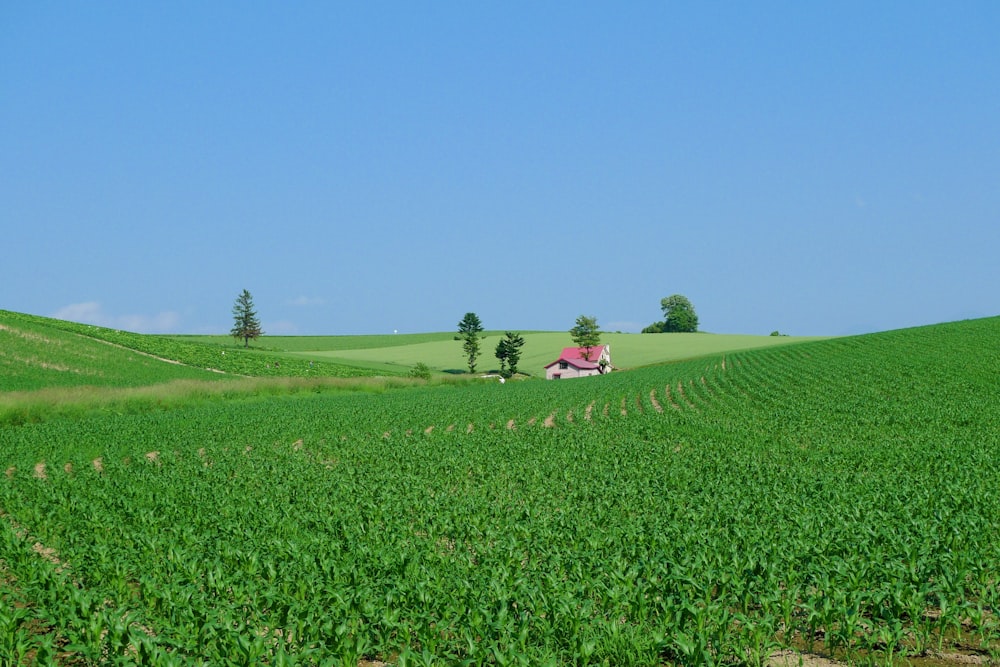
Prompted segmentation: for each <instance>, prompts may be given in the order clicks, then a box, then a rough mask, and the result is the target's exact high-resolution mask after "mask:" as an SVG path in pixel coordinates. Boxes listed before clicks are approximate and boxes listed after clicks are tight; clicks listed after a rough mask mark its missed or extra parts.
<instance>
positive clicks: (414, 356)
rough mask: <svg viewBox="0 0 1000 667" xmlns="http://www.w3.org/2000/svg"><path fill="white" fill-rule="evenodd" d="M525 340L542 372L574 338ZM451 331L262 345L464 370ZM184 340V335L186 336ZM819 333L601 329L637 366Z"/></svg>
mask: <svg viewBox="0 0 1000 667" xmlns="http://www.w3.org/2000/svg"><path fill="white" fill-rule="evenodd" d="M503 333H504V332H502V331H487V332H484V337H483V340H482V355H481V356H480V359H479V363H478V364H477V371H480V372H484V373H486V372H490V371H494V372H495V371H496V370H497V368H498V365H497V360H496V357H495V356H494V351H495V349H496V345H497V342H499V340H500V339H501V338H502V337H503ZM523 336H524V339H525V344H524V348H523V350H522V355H521V361H520V363H519V364H518V366H519V369H520V371H521V372H522V373H525V374H528V375H532V376H538V377H542V378H544V377H545V364H547V363H549V362H551V361H554V360H555V359H557V358H558V357H559V353H560V352H561V351H562V349H563V348H564V347H569V346H572V345H573V344H574V343H573V341H572V340H571V339H570V337H569V334H568V333H566V332H540V331H528V332H523ZM454 338H455V334H454V333H431V334H399V335H380V336H267V337H265V338H263V339H261V341H260V346H261V347H263V348H264V349H266V350H268V351H270V352H274V353H284V354H287V355H289V356H293V357H299V358H304V359H316V360H319V359H322V360H324V361H329V362H333V363H338V364H344V365H354V366H359V367H363V368H376V369H382V370H391V371H395V372H405V371H407V370H408V369H410V368H412V367H413V366H414V365H416V364H417V363H424V364H427V365H428V366H429V367H430V368H431V369H433V370H435V371H438V372H445V373H448V372H450V373H455V372H465V371H467V370H468V368H467V366H466V365H465V359H464V356H463V354H462V345H461V342H459V341H456V340H454ZM184 339H188V337H185V338H184ZM191 340H196V341H198V342H201V343H204V344H207V345H216V346H229V345H232V339H231V338H228V337H224V336H200V337H192V338H191ZM807 340H821V338H817V337H812V338H810V337H787V336H781V337H778V336H749V335H734V334H708V333H696V334H687V333H683V334H658V335H653V334H621V333H604V334H602V335H601V342H602V343H606V344H610V345H611V353H612V360H613V361H614V364H615V366H617V367H618V368H636V367H638V366H647V365H649V364H657V363H663V362H666V361H676V360H678V359H688V358H690V357H697V356H702V355H706V354H716V353H721V352H730V351H735V350H743V349H751V348H756V347H770V346H772V345H787V344H788V343H794V342H802V341H807Z"/></svg>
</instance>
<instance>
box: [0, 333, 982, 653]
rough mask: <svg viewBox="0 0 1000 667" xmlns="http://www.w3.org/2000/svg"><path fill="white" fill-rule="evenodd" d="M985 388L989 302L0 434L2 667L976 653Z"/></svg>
mask: <svg viewBox="0 0 1000 667" xmlns="http://www.w3.org/2000/svg"><path fill="white" fill-rule="evenodd" d="M192 344H194V343H192ZM998 377H1000V318H990V319H983V320H972V321H966V322H956V323H951V324H943V325H936V326H930V327H921V328H915V329H907V330H899V331H891V332H885V333H881V334H872V335H866V336H857V337H849V338H838V339H830V340H823V341H815V342H799V343H795V344H788V345H782V346H774V347H768V348H762V349H751V350H741V351H737V352H729V353H725V354H722V353H717V354H710V355H707V356H702V357H699V358H695V359H687V360H683V361H678V362H675V363H670V364H665V365H659V366H650V367H646V368H640V369H637V370H634V371H629V372H620V373H613V374H610V375H608V376H601V377H595V378H586V379H580V380H575V381H562V382H518V383H514V382H509V383H507V384H505V385H501V384H499V383H489V384H486V383H480V384H467V385H447V384H445V385H428V386H418V387H409V388H399V389H393V390H391V391H384V392H380V393H364V392H355V393H340V394H325V393H318V394H296V395H288V396H271V397H259V396H253V397H245V398H235V399H232V400H225V401H222V400H219V401H211V402H205V403H202V404H198V405H192V406H188V407H181V408H178V409H174V410H161V411H151V412H148V413H139V414H104V415H95V416H88V417H84V418H75V419H65V418H53V419H49V420H46V421H43V422H41V423H33V424H25V425H21V426H6V427H0V470H2V471H3V476H2V477H0V664H40V665H48V664H65V665H103V664H121V665H125V664H146V665H252V664H269V665H349V666H351V667H357V666H359V665H365V666H366V667H367V666H370V665H377V664H380V663H389V664H393V665H396V664H398V665H439V664H467V665H587V664H595V665H602V664H603V665H743V664H748V665H761V664H786V663H784V662H778V661H779V660H784V659H788V660H790V662H788V663H787V664H798V660H799V659H802V660H803V661H804V662H806V664H810V663H809V662H808V661H811V660H816V659H817V658H816V657H815V656H824V657H825V658H828V659H831V660H835V661H837V662H839V663H847V664H872V665H896V664H898V665H905V664H912V665H942V664H946V665H960V664H996V662H997V661H998V660H1000V616H998V612H997V610H998V605H1000V465H998V462H1000V392H998V391H997V378H998ZM787 656H792V657H791V658H787ZM991 661H992V662H991ZM812 664H816V663H815V662H814V663H812ZM824 664H829V663H824Z"/></svg>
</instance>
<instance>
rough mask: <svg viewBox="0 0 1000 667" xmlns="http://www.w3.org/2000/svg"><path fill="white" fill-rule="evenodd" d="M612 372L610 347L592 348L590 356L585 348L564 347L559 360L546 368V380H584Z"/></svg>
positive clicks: (599, 346) (598, 346) (597, 346)
mask: <svg viewBox="0 0 1000 667" xmlns="http://www.w3.org/2000/svg"><path fill="white" fill-rule="evenodd" d="M610 370H611V346H610V345H596V346H594V347H592V348H590V353H589V354H587V348H585V347H564V348H563V351H562V354H560V355H559V358H558V359H556V360H555V361H553V362H552V363H551V364H547V365H546V366H545V379H546V380H559V379H562V378H582V377H587V376H588V375H602V374H603V373H607V372H608V371H610Z"/></svg>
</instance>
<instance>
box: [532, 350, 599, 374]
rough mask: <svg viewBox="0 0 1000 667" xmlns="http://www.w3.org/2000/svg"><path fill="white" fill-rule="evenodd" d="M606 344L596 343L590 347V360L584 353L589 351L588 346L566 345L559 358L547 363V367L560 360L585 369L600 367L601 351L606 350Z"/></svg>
mask: <svg viewBox="0 0 1000 667" xmlns="http://www.w3.org/2000/svg"><path fill="white" fill-rule="evenodd" d="M605 347H607V346H606V345H595V346H594V347H592V348H590V360H589V361H588V360H587V359H584V358H583V357H584V355H585V354H586V353H587V348H585V347H564V348H563V351H562V354H560V355H559V358H558V359H556V360H555V361H553V362H552V363H551V364H546V365H545V367H546V368H548V367H549V366H554V365H556V364H558V363H559V362H560V361H565V362H566V363H568V364H569V365H571V366H573V367H574V368H580V369H585V370H591V369H594V368H600V366H599V365H598V363H597V361H598V360H599V359H600V358H601V353H603V352H604V348H605Z"/></svg>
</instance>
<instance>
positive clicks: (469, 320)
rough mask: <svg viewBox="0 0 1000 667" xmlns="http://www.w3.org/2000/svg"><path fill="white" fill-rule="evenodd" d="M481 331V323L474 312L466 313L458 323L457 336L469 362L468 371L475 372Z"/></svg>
mask: <svg viewBox="0 0 1000 667" xmlns="http://www.w3.org/2000/svg"><path fill="white" fill-rule="evenodd" d="M482 332H483V323H482V322H481V321H480V320H479V316H478V315H476V314H475V313H466V314H465V317H463V318H462V321H461V322H459V323H458V336H457V338H458V339H459V340H461V341H462V349H463V350H464V351H465V356H466V358H467V359H468V362H469V372H470V373H475V372H476V359H477V358H479V334H481V333H482Z"/></svg>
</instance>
